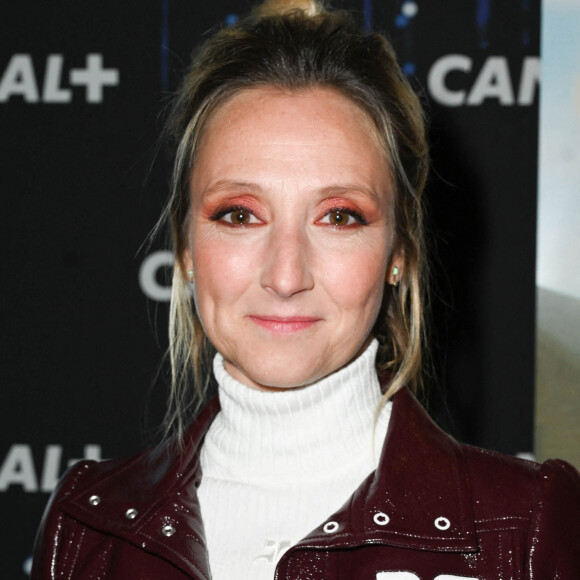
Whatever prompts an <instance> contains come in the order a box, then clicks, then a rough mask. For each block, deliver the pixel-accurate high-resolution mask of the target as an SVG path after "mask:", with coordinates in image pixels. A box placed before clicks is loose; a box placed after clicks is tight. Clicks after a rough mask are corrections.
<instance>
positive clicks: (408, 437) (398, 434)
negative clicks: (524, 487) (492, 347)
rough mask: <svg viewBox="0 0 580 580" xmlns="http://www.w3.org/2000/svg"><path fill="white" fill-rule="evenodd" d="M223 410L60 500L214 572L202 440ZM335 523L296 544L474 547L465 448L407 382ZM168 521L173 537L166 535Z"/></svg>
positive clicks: (197, 569) (212, 408)
mask: <svg viewBox="0 0 580 580" xmlns="http://www.w3.org/2000/svg"><path fill="white" fill-rule="evenodd" d="M218 411H219V402H218V400H217V397H216V398H214V399H212V401H210V403H209V404H208V405H207V406H206V407H205V409H204V410H203V412H202V413H201V414H200V415H199V417H198V418H197V419H196V420H195V421H194V423H193V424H192V425H191V427H190V428H189V430H188V433H187V437H186V445H185V448H184V450H183V451H182V452H181V453H176V452H175V447H174V446H173V444H172V443H171V442H170V443H168V444H166V445H164V446H161V447H157V448H153V449H151V450H147V451H145V452H143V453H141V454H139V455H137V456H135V457H134V458H132V459H129V460H115V461H107V462H103V463H98V464H92V465H88V464H87V466H86V469H85V473H84V474H83V476H82V478H81V480H79V484H78V486H77V488H76V489H75V490H73V491H72V492H70V493H69V494H67V495H66V496H65V497H62V498H61V499H60V500H59V504H60V505H59V507H60V508H61V509H62V510H63V511H64V512H65V513H67V514H69V515H70V516H72V517H74V518H76V519H77V520H79V521H81V522H83V523H84V524H86V525H88V526H90V527H92V528H94V529H97V530H99V531H102V532H104V533H107V534H112V535H115V536H119V537H122V538H124V539H125V540H126V541H129V542H131V543H133V544H134V545H136V546H138V547H140V548H142V549H145V550H148V551H151V552H153V553H157V554H159V555H161V556H162V557H164V558H166V559H168V560H169V561H171V562H173V563H174V564H175V565H177V566H179V567H180V568H182V569H184V570H185V571H186V572H187V573H189V574H190V575H192V576H195V577H199V578H209V577H210V574H209V565H208V563H207V552H206V548H205V538H204V532H203V525H202V522H201V514H200V509H199V502H198V499H197V493H196V489H197V487H198V485H199V482H200V481H201V469H200V466H199V452H200V449H201V442H202V440H203V437H204V435H205V433H206V431H207V429H208V428H209V425H210V424H211V422H212V420H213V418H214V417H215V415H216V414H217V413H218ZM94 496H97V497H98V498H99V503H98V504H97V505H93V503H92V502H91V498H92V497H93V498H94ZM93 502H94V499H93ZM128 510H136V512H137V513H136V515H135V516H134V517H130V514H133V513H134V512H129V511H128ZM329 521H332V522H336V524H337V527H335V526H334V525H331V526H326V528H325V525H324V524H322V525H321V526H320V527H319V528H317V529H315V530H314V531H313V532H312V533H311V534H309V535H308V536H307V537H306V538H304V539H303V540H302V541H301V542H299V544H298V545H297V546H298V547H328V548H332V547H336V548H339V547H347V546H354V545H360V544H361V543H383V544H387V545H392V546H399V547H408V548H414V549H422V550H435V551H448V552H471V551H476V550H477V538H476V535H475V528H474V517H473V510H472V498H471V489H470V484H469V479H468V475H467V469H466V466H465V464H464V459H463V453H462V450H461V447H460V445H459V444H458V443H457V442H456V441H455V440H454V439H453V438H451V437H450V436H448V435H447V434H445V433H444V432H443V431H441V429H439V427H437V426H436V425H435V423H434V422H433V421H432V420H431V419H430V418H429V416H428V415H427V413H426V412H425V411H424V410H423V408H422V407H421V405H420V404H419V403H418V402H417V400H416V399H415V397H414V396H413V395H412V394H411V393H410V392H409V391H408V390H407V389H402V390H401V391H399V392H398V393H397V394H396V395H395V396H394V399H393V408H392V412H391V418H390V422H389V429H388V432H387V437H386V440H385V444H384V446H383V450H382V454H381V458H380V462H379V467H378V468H377V470H376V471H375V472H374V473H373V474H371V475H369V477H368V478H367V479H366V480H365V481H364V482H363V483H362V484H361V486H359V488H358V489H357V491H356V492H355V494H354V496H353V497H352V498H351V500H349V501H348V502H347V503H346V504H345V506H344V507H343V508H341V509H340V510H339V511H338V512H336V513H335V514H334V515H333V516H332V517H331V518H329ZM326 523H328V522H326ZM165 526H169V528H166V527H165ZM171 528H173V529H174V530H175V533H174V534H173V535H165V534H164V533H163V529H165V531H166V533H167V532H168V530H169V532H171ZM325 530H326V531H325ZM328 530H332V531H331V532H329V531H328Z"/></svg>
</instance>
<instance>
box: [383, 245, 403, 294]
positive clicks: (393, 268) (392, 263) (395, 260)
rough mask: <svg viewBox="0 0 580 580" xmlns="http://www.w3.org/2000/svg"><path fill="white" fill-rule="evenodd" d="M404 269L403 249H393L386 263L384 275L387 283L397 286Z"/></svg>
mask: <svg viewBox="0 0 580 580" xmlns="http://www.w3.org/2000/svg"><path fill="white" fill-rule="evenodd" d="M404 269H405V254H404V252H403V250H400V249H398V250H395V251H394V252H393V253H392V254H391V257H390V259H389V263H388V265H387V274H386V276H385V278H386V282H387V284H390V285H391V286H398V285H399V282H400V281H401V279H402V278H403V273H404Z"/></svg>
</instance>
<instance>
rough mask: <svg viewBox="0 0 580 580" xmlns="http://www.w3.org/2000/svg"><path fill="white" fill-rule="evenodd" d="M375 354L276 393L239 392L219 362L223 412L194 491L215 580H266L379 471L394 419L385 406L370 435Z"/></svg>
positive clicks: (372, 350)
mask: <svg viewBox="0 0 580 580" xmlns="http://www.w3.org/2000/svg"><path fill="white" fill-rule="evenodd" d="M377 348H378V343H377V342H376V341H373V342H372V343H371V344H370V345H369V347H368V348H367V349H366V351H365V352H364V353H363V354H362V355H360V356H359V357H358V358H357V359H356V360H354V361H353V362H352V363H350V364H349V365H348V366H347V367H345V368H343V369H341V370H339V371H338V372H336V373H334V374H332V375H330V376H328V377H326V378H324V379H322V380H320V381H318V382H316V383H314V384H312V385H309V386H307V387H303V388H298V389H292V390H287V391H280V392H272V391H261V390H257V389H253V388H251V387H248V386H246V385H243V384H242V383H240V382H238V381H237V380H235V379H234V378H232V377H231V376H230V375H229V374H228V373H227V371H226V370H225V368H224V361H223V358H222V356H221V355H219V354H218V355H216V357H215V360H214V373H215V377H216V379H217V382H218V385H219V399H220V404H221V411H220V412H219V413H218V415H217V417H216V418H215V420H214V422H213V423H212V425H211V426H210V428H209V431H208V433H207V435H206V438H205V441H204V443H203V447H202V451H201V468H202V480H201V484H200V487H199V490H198V493H199V501H200V504H201V513H202V518H203V522H204V527H205V532H206V539H207V544H208V550H209V561H210V568H211V572H212V578H213V579H214V580H226V579H227V580H231V579H232V578H236V579H239V580H243V579H247V580H250V579H251V580H272V578H273V577H274V571H275V567H276V563H277V562H278V560H279V559H280V557H281V556H282V555H283V553H284V552H285V551H286V550H287V549H288V548H289V547H290V546H291V545H293V544H295V543H296V542H298V541H299V540H301V539H302V538H303V537H304V536H306V535H307V534H308V533H309V532H311V531H312V530H313V529H314V528H316V527H317V526H319V525H320V524H321V523H323V522H324V521H325V520H326V519H327V518H328V517H329V516H330V515H331V514H332V513H334V512H335V511H336V510H338V509H339V508H340V507H341V506H342V505H343V504H344V502H345V501H346V500H347V499H349V497H350V496H351V495H352V493H353V492H354V491H355V490H356V488H357V487H358V486H359V484H360V483H361V482H362V481H363V480H364V479H365V477H367V476H368V475H369V474H370V473H371V472H372V471H373V470H374V469H375V468H376V466H377V464H378V458H379V455H380V452H381V448H382V444H383V441H384V438H385V435H386V431H387V426H388V422H389V417H390V412H391V404H390V403H387V405H385V406H384V407H383V409H382V410H381V414H380V416H379V419H378V422H377V426H376V429H373V426H374V417H375V413H376V410H377V408H378V405H379V402H380V399H381V391H380V386H379V382H378V379H377V374H376V371H375V364H374V363H375V356H376V352H377ZM373 437H374V446H373ZM373 447H374V449H373Z"/></svg>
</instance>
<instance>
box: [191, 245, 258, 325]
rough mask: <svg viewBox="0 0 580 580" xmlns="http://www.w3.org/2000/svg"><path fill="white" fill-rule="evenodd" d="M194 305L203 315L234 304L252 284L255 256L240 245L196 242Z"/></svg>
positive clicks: (193, 246) (194, 254)
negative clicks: (210, 309) (243, 249)
mask: <svg viewBox="0 0 580 580" xmlns="http://www.w3.org/2000/svg"><path fill="white" fill-rule="evenodd" d="M192 257H193V269H194V271H195V280H196V282H195V302H196V306H197V308H198V312H199V313H200V315H202V316H203V315H204V314H207V313H208V312H207V310H208V308H213V309H216V308H219V307H221V306H224V305H225V304H226V303H228V302H230V301H233V300H235V297H236V296H239V295H240V294H241V293H242V292H243V290H244V288H245V287H246V286H247V285H248V284H249V282H250V279H251V276H252V272H254V271H255V266H254V265H253V263H252V256H251V254H250V253H248V252H244V251H242V249H241V248H240V246H239V245H229V244H223V243H220V242H219V240H215V239H214V240H203V241H199V240H195V239H194V240H193V243H192Z"/></svg>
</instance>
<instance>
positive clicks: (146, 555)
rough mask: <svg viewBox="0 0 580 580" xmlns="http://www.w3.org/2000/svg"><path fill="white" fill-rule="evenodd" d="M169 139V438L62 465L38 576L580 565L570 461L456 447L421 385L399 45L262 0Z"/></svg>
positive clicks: (342, 21)
mask: <svg viewBox="0 0 580 580" xmlns="http://www.w3.org/2000/svg"><path fill="white" fill-rule="evenodd" d="M169 132H170V135H171V136H172V138H173V139H174V142H175V151H176V153H175V165H174V174H173V192H172V197H171V199H170V202H169V205H168V211H167V214H168V216H169V217H170V219H171V224H172V231H173V242H174V250H175V256H176V264H175V270H174V280H173V296H172V302H171V324H170V352H171V361H172V370H173V388H172V396H171V400H170V404H169V412H168V429H169V430H173V431H174V435H173V437H172V438H171V439H170V438H168V442H167V443H166V444H165V445H164V446H162V447H159V448H156V449H153V450H149V451H146V452H144V453H142V454H141V455H139V456H137V457H135V458H132V459H129V460H123V461H109V462H104V463H100V464H96V463H94V462H84V463H80V464H77V465H76V466H75V467H74V468H73V469H72V470H71V471H70V472H69V474H68V475H67V476H66V477H65V478H64V479H63V481H62V483H61V484H60V486H59V489H58V490H57V491H56V494H55V497H54V498H53V500H52V502H51V506H50V508H49V509H48V510H47V514H46V515H45V518H44V521H43V525H42V527H41V530H40V532H39V539H38V542H37V550H36V555H35V561H34V567H33V573H32V576H33V578H60V577H66V578H200V579H202V578H203V579H206V578H210V577H211V578H214V579H221V578H252V579H262V578H264V579H266V578H269V579H271V578H287V579H298V578H301V579H305V578H308V579H322V578H324V579H326V578H330V579H352V578H361V579H366V578H369V579H381V580H387V579H397V578H399V579H407V580H409V579H414V578H421V579H427V578H428V579H433V578H438V579H439V580H442V579H447V580H449V579H451V578H454V579H459V578H463V579H470V578H471V579H474V578H479V579H483V578H492V577H493V578H496V577H497V578H556V577H557V578H578V577H580V523H579V522H580V483H579V478H578V474H577V473H576V472H575V470H574V469H573V468H572V467H570V466H569V465H567V464H565V463H564V462H561V461H549V462H546V463H545V464H543V465H541V466H540V465H536V464H532V463H528V462H523V461H520V460H517V459H514V458H509V457H504V456H500V455H497V454H493V453H490V452H486V451H483V450H480V449H474V448H470V447H467V446H462V445H460V444H458V443H457V442H455V441H454V440H453V439H452V438H450V437H449V436H447V435H446V434H444V433H442V432H441V431H440V430H439V429H438V428H437V427H436V426H435V425H434V424H433V423H432V422H431V421H430V419H429V418H428V417H427V416H426V414H425V412H424V411H423V410H422V408H421V407H420V406H419V404H418V403H417V402H416V400H415V399H414V397H413V395H412V394H411V391H415V390H416V389H417V388H418V387H419V385H420V372H421V358H422V357H421V352H422V340H423V335H424V332H423V316H422V288H423V286H424V284H425V282H424V276H423V271H424V263H423V261H424V249H423V234H422V213H421V194H422V191H423V187H424V184H425V179H426V174H427V168H428V159H427V146H426V143H425V135H424V125H423V119H422V113H421V108H420V105H419V103H418V100H417V98H416V97H415V95H414V94H413V92H412V91H411V89H410V88H409V86H408V84H407V82H406V81H405V78H404V76H403V75H402V73H401V72H400V70H399V68H398V67H397V65H396V61H395V57H394V55H393V52H392V50H391V48H390V46H389V45H388V44H387V42H386V41H385V40H384V38H382V37H381V36H379V35H376V34H375V35H365V34H363V33H361V32H360V31H359V30H358V29H357V28H356V27H355V26H354V25H353V24H352V23H351V21H350V20H349V19H348V17H346V16H344V15H343V14H341V13H329V12H326V11H324V10H323V9H322V8H321V7H320V6H319V5H318V4H315V3H313V2H295V3H291V2H267V3H265V4H264V5H262V6H261V7H260V8H259V9H258V10H257V11H256V12H255V13H254V14H253V15H252V16H251V17H249V18H248V19H246V20H245V21H242V22H241V23H239V24H238V25H236V26H234V27H232V28H229V29H226V30H222V31H220V32H219V33H217V34H216V35H215V36H214V37H213V38H211V39H210V40H208V41H207V42H206V44H205V45H204V46H203V47H202V49H201V51H200V53H199V54H198V55H197V57H196V59H195V60H194V63H193V65H192V68H191V70H190V71H189V73H188V74H187V76H186V79H185V82H184V85H183V88H182V90H181V92H180V94H179V96H178V99H177V101H176V105H175V108H174V111H173V114H172V118H171V122H170V125H169ZM212 371H213V374H212ZM379 376H380V379H379ZM212 377H213V378H215V380H216V381H217V383H218V387H219V400H218V399H214V400H211V401H210V402H209V403H207V404H206V406H205V408H204V409H203V411H202V412H201V413H200V414H199V416H197V417H196V418H195V419H192V415H193V412H194V411H195V410H196V404H197V403H196V402H197V401H199V400H201V398H202V396H203V391H204V389H205V386H207V384H208V382H209V381H210V380H213V378H212ZM192 383H195V384H196V385H198V386H201V387H200V389H199V392H198V393H197V396H195V392H194V390H193V389H192V386H191V385H192Z"/></svg>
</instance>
